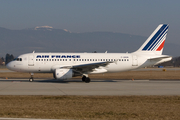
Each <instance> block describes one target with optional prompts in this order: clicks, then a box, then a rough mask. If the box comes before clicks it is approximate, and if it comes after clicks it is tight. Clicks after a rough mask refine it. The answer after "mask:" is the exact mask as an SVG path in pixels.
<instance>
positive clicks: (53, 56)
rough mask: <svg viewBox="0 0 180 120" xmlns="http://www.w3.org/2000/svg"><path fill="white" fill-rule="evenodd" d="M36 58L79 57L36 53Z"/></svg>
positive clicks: (75, 56)
mask: <svg viewBox="0 0 180 120" xmlns="http://www.w3.org/2000/svg"><path fill="white" fill-rule="evenodd" d="M36 58H80V55H37V56H36Z"/></svg>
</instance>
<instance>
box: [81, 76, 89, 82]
mask: <svg viewBox="0 0 180 120" xmlns="http://www.w3.org/2000/svg"><path fill="white" fill-rule="evenodd" d="M82 81H83V82H85V83H89V82H90V81H91V79H90V78H89V77H88V76H85V75H83V77H82Z"/></svg>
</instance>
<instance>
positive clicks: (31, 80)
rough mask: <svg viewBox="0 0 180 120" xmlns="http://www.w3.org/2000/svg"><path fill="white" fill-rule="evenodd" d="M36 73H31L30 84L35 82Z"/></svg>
mask: <svg viewBox="0 0 180 120" xmlns="http://www.w3.org/2000/svg"><path fill="white" fill-rule="evenodd" d="M33 75H34V73H31V77H30V78H29V82H33V81H34V78H33Z"/></svg>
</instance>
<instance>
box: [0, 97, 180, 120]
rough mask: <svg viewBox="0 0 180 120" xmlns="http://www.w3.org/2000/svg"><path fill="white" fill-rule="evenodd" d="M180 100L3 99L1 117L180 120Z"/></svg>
mask: <svg viewBox="0 0 180 120" xmlns="http://www.w3.org/2000/svg"><path fill="white" fill-rule="evenodd" d="M179 106H180V96H0V117H15V118H49V119H113V120H119V119H133V120H134V119H135V120H137V119H138V120H139V119H142V120H144V119H150V120H153V119H162V120H164V119H166V120H171V119H174V120H175V119H176V120H178V119H180V114H179V111H180V107H179Z"/></svg>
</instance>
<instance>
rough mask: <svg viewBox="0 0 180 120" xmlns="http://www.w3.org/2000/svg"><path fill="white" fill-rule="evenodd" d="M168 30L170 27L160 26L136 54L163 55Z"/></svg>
mask: <svg viewBox="0 0 180 120" xmlns="http://www.w3.org/2000/svg"><path fill="white" fill-rule="evenodd" d="M168 28H169V25H167V24H160V25H159V26H158V27H157V28H156V29H155V30H154V32H153V33H152V34H151V35H150V36H149V37H148V39H147V40H146V41H145V42H144V44H143V45H142V46H141V47H140V48H139V49H138V50H137V51H136V52H142V53H146V54H149V53H154V54H156V55H161V54H162V51H163V48H164V43H165V40H166V35H167V32H168Z"/></svg>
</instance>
